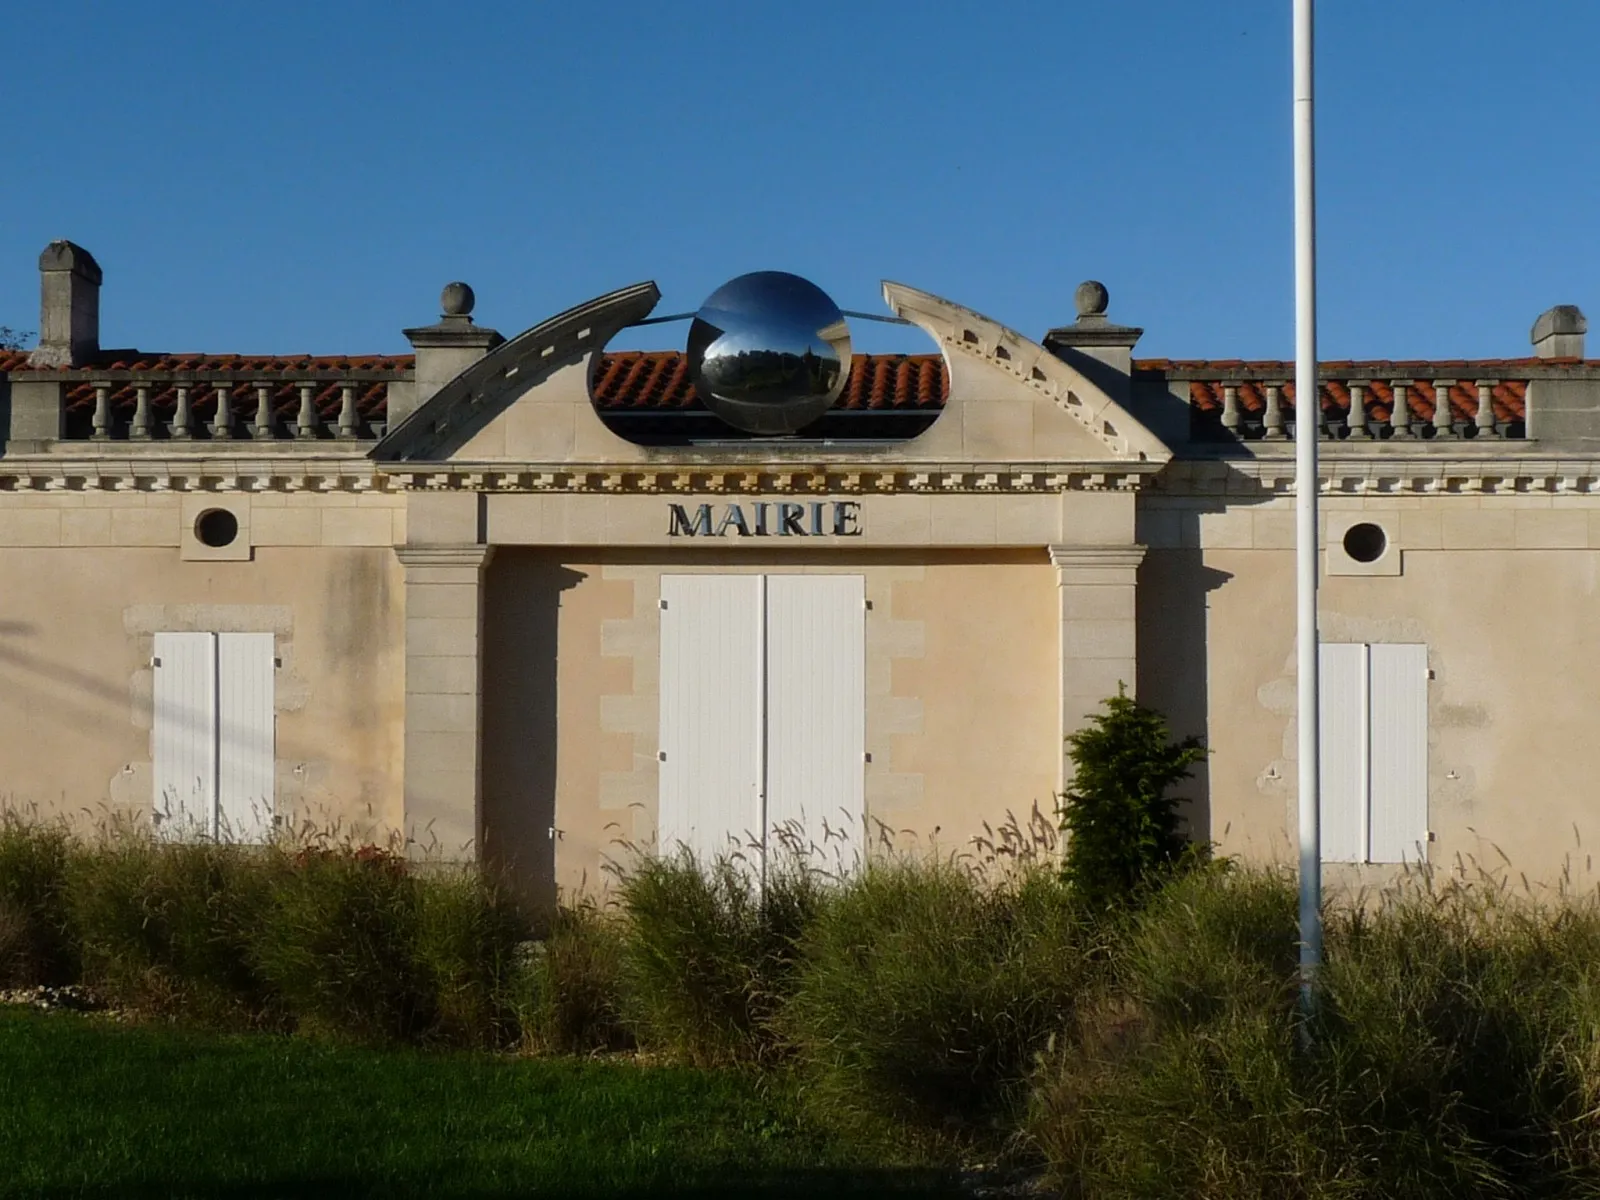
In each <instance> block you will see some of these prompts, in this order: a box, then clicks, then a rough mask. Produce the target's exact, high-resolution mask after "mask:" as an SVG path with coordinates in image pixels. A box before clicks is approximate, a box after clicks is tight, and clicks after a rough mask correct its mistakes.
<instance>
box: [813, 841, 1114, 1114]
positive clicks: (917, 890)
mask: <svg viewBox="0 0 1600 1200" xmlns="http://www.w3.org/2000/svg"><path fill="white" fill-rule="evenodd" d="M802 946H803V951H804V956H803V959H802V965H801V969H800V972H799V975H798V977H797V980H796V984H795V987H794V991H793V995H792V998H791V999H790V1001H789V1003H788V1004H787V1005H786V1007H785V1010H784V1014H783V1022H782V1023H783V1028H784V1031H785V1033H786V1034H787V1036H788V1038H789V1039H790V1040H791V1042H792V1043H793V1044H794V1045H795V1046H796V1048H797V1050H798V1054H799V1059H800V1062H801V1063H802V1065H803V1069H804V1070H805V1072H806V1074H807V1075H808V1076H809V1078H810V1094H811V1095H812V1096H813V1097H814V1098H815V1099H816V1100H818V1101H819V1102H820V1107H822V1108H824V1109H830V1110H833V1111H835V1112H845V1113H849V1114H852V1115H856V1116H862V1117H866V1116H869V1115H871V1114H885V1115H887V1116H889V1117H890V1118H893V1119H896V1120H899V1121H906V1122H911V1123H913V1124H916V1125H921V1126H935V1127H946V1126H950V1125H952V1124H959V1125H967V1126H970V1125H972V1124H973V1123H975V1122H981V1121H985V1120H994V1119H997V1118H1000V1117H1002V1116H1004V1115H1006V1114H1007V1113H1008V1112H1009V1110H1010V1109H1011V1107H1012V1105H1013V1103H1014V1101H1015V1100H1016V1099H1017V1096H1018V1094H1019V1091H1020V1089H1021V1086H1022V1084H1023V1083H1024V1081H1025V1080H1026V1078H1027V1076H1028V1073H1029V1069H1030V1067H1031V1065H1032V1062H1033V1058H1034V1055H1035V1054H1036V1053H1037V1052H1038V1051H1039V1050H1041V1049H1042V1048H1043V1047H1044V1046H1045V1045H1046V1044H1047V1041H1048V1039H1049V1037H1050V1035H1051V1033H1052V1032H1053V1031H1054V1030H1056V1029H1058V1028H1060V1027H1061V1026H1062V1025H1063V1024H1064V1023H1065V1022H1066V1021H1068V1020H1069V1019H1070V1016H1071V1013H1072V1010H1073V1007H1074V1004H1075V1003H1076V1001H1077V998H1078V995H1079V992H1080V991H1081V989H1082V987H1083V984H1084V980H1085V978H1086V976H1087V973H1088V972H1089V970H1090V959H1091V955H1090V952H1089V946H1088V943H1087V941H1086V939H1085V930H1084V927H1083V925H1082V923H1081V922H1080V921H1079V920H1078V918H1077V915H1076V912H1075V910H1074V907H1073V906H1072V904H1071V903H1070V902H1069V899H1068V897H1067V895H1066V894H1065V891H1064V889H1063V888H1062V887H1061V885H1060V883H1059V881H1058V880H1057V878H1056V877H1055V875H1054V873H1053V872H1052V871H1045V870H1035V871H1026V872H1019V873H1017V874H1014V875H1012V876H1010V877H1008V878H1006V879H1005V880H1004V881H1002V882H1001V883H999V884H995V885H985V884H984V883H983V882H982V881H981V880H980V878H979V877H978V876H977V875H976V874H974V873H973V872H970V871H968V870H965V869H963V868H961V867H959V866H957V865H954V864H951V863H940V862H936V861H935V862H911V861H899V862H892V863H887V864H879V865H875V866H872V867H869V868H868V869H867V870H866V871H865V872H864V873H863V874H862V875H861V876H859V877H858V878H857V879H855V880H853V881H851V882H849V883H847V884H846V885H844V886H843V888H842V889H841V890H840V892H839V894H838V895H837V896H836V897H834V899H833V901H832V902H831V903H830V904H829V905H828V906H827V907H826V908H825V909H823V910H822V912H821V914H820V915H819V917H818V919H817V920H816V921H815V923H814V924H813V925H812V927H811V928H810V930H809V931H808V932H807V934H806V936H805V938H804V939H803V943H802Z"/></svg>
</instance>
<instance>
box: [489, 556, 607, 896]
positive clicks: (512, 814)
mask: <svg viewBox="0 0 1600 1200" xmlns="http://www.w3.org/2000/svg"><path fill="white" fill-rule="evenodd" d="M584 578H585V576H584V574H583V573H582V572H581V571H574V570H572V569H570V568H568V567H565V566H562V565H560V564H559V563H554V562H550V561H548V560H540V559H537V558H533V557H525V556H520V555H507V556H504V557H502V558H500V559H498V560H496V561H495V562H494V563H493V564H491V566H490V567H489V571H488V580H487V583H486V586H485V590H484V646H485V648H486V651H487V652H486V653H485V654H484V659H483V697H484V703H483V828H482V838H483V852H484V858H485V859H486V860H487V861H489V862H490V863H492V864H494V865H495V866H496V867H498V868H500V869H501V870H503V871H504V872H505V873H506V876H507V879H508V881H509V882H510V883H511V885H512V886H513V887H514V888H515V889H516V891H517V892H518V894H520V895H521V896H522V897H523V899H525V900H527V901H529V902H531V903H533V904H535V905H538V906H540V907H545V906H553V905H554V904H555V902H556V875H555V842H554V840H553V839H552V837H551V832H550V831H551V829H552V828H553V827H554V825H555V823H556V816H555V814H556V744H557V743H556V708H557V703H558V695H557V685H556V669H557V663H556V654H557V626H558V623H559V620H560V612H561V593H562V592H564V591H568V590H570V589H572V588H574V587H576V586H577V585H578V584H579V583H580V582H582V580H583V579H584Z"/></svg>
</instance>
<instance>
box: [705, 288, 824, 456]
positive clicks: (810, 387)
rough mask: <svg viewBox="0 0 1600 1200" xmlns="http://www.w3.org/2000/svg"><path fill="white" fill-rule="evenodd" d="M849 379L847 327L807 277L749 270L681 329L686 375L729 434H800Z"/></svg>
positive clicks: (721, 290)
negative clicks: (685, 340) (685, 346)
mask: <svg viewBox="0 0 1600 1200" xmlns="http://www.w3.org/2000/svg"><path fill="white" fill-rule="evenodd" d="M849 375H850V327H849V326H848V325H847V324H845V319H844V314H843V313H841V312H840V311H839V306H838V305H837V304H835V303H834V302H833V301H832V300H830V299H829V298H828V295H827V293H826V292H824V291H823V290H822V289H821V288H819V287H818V286H817V285H816V284H814V283H812V282H810V281H809V280H806V279H802V278H800V276H798V275H790V274H789V273H788V272H786V271H754V272H752V273H750V274H749V275H740V276H739V277H738V278H737V279H730V280H729V281H728V282H727V283H725V284H723V285H722V286H721V287H719V288H718V289H717V290H716V291H714V292H712V293H711V295H710V296H709V297H707V299H706V302H705V303H704V304H702V305H701V306H700V311H699V312H698V313H696V314H695V318H694V324H693V325H691V326H690V327H689V377H690V379H691V380H692V381H693V383H694V386H695V389H696V390H697V391H698V392H699V393H700V398H701V399H702V400H703V401H705V405H706V407H707V408H709V409H710V410H711V411H712V412H714V413H716V414H717V416H719V417H721V418H722V419H723V420H724V421H726V422H727V423H728V424H729V425H732V426H733V427H734V428H735V429H742V430H744V431H745V432H747V433H756V434H767V435H777V434H786V433H794V432H796V431H797V430H800V429H804V428H805V427H806V426H807V425H809V424H811V423H812V422H813V421H815V420H816V419H817V418H818V417H820V416H821V415H822V414H823V413H825V412H827V411H828V409H829V408H830V407H832V405H833V402H834V401H835V400H837V399H838V398H839V393H841V392H842V391H844V385H845V380H846V379H847V378H849Z"/></svg>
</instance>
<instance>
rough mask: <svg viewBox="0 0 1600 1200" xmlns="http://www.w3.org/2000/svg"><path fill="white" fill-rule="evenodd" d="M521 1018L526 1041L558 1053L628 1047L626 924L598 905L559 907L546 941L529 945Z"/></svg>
mask: <svg viewBox="0 0 1600 1200" xmlns="http://www.w3.org/2000/svg"><path fill="white" fill-rule="evenodd" d="M528 949H529V951H530V952H531V953H530V954H529V958H528V961H527V963H526V964H525V968H524V971H525V974H524V983H523V988H522V991H521V994H520V1004H519V1019H520V1022H521V1026H522V1033H523V1039H524V1042H525V1043H526V1044H527V1045H528V1046H529V1047H530V1048H531V1049H535V1050H541V1051H546V1052H549V1053H554V1054H592V1053H595V1052H596V1051H604V1050H623V1049H626V1048H628V1047H629V1046H631V1045H632V1044H633V1036H632V1034H631V1033H630V1031H629V1030H628V1028H627V1026H626V1025H625V1024H624V1023H623V1020H622V951H623V931H622V928H621V923H620V921H619V920H617V919H616V918H615V917H614V916H612V915H611V914H608V913H605V912H602V911H601V910H599V909H597V908H595V907H594V906H593V905H588V904H584V905H574V906H571V907H567V906H563V907H562V908H560V909H557V910H556V912H555V914H554V916H553V918H552V920H551V924H550V929H549V932H548V934H547V935H546V937H545V938H544V940H543V941H539V942H534V943H531V944H529V946H528Z"/></svg>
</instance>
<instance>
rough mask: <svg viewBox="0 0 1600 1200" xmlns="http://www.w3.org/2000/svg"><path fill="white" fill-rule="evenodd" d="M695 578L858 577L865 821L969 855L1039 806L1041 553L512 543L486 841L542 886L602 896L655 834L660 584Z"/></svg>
mask: <svg viewBox="0 0 1600 1200" xmlns="http://www.w3.org/2000/svg"><path fill="white" fill-rule="evenodd" d="M687 571H714V572H729V573H731V572H740V573H750V572H763V571H765V572H769V573H777V572H794V571H799V572H821V573H832V572H847V573H859V574H861V575H862V576H864V577H865V580H866V594H867V600H868V602H869V603H870V605H871V607H870V608H869V610H868V612H867V614H866V620H867V631H866V647H867V664H866V665H867V671H866V690H867V696H866V722H867V728H866V734H867V738H866V742H867V750H868V752H869V754H870V755H871V761H870V762H869V763H868V764H867V765H866V767H865V770H866V807H867V814H868V818H869V822H870V821H875V820H876V821H882V822H883V823H884V825H885V826H887V827H888V828H889V829H890V830H891V831H892V832H893V834H894V836H895V837H896V838H897V839H899V840H902V841H905V840H911V841H921V842H923V843H926V841H927V840H928V839H929V838H936V839H937V842H938V844H939V845H940V846H943V847H946V848H950V849H962V848H964V847H966V846H967V843H968V839H970V838H971V837H972V836H974V835H975V834H979V833H981V832H982V827H983V823H984V822H985V821H987V822H989V823H990V824H991V825H996V824H998V823H1000V822H1001V821H1003V820H1004V819H1005V817H1006V814H1007V812H1008V811H1015V812H1016V813H1018V815H1019V816H1023V817H1025V816H1026V813H1027V811H1028V809H1029V808H1030V806H1032V805H1033V804H1035V803H1038V804H1040V805H1041V806H1042V807H1044V808H1045V809H1046V810H1047V811H1048V808H1049V805H1050V802H1051V797H1052V795H1053V792H1054V787H1055V779H1056V774H1057V771H1058V769H1059V751H1058V748H1057V744H1058V742H1059V726H1058V715H1057V692H1058V674H1059V672H1058V667H1057V657H1056V641H1057V637H1058V633H1057V630H1058V628H1059V610H1058V601H1057V595H1056V574H1055V568H1054V567H1052V566H1051V565H1050V562H1049V560H1048V557H1047V556H1046V554H1045V552H1044V551H1043V550H1042V549H1040V550H1038V551H1031V552H1023V551H1017V552H995V551H991V552H988V553H985V554H977V553H971V552H960V551H955V552H942V553H941V552H932V553H929V552H914V551H876V552H851V551H813V552H806V551H796V552H793V553H790V554H781V555H780V554H768V555H764V556H762V557H759V558H758V557H756V556H754V555H753V554H751V553H750V552H749V551H744V552H735V551H731V550H721V551H718V550H698V549H697V550H683V551H680V552H676V553H674V554H672V555H671V556H668V555H666V554H664V553H660V552H652V551H644V550H633V551H620V550H619V551H607V552H593V551H591V552H590V553H589V554H587V555H582V556H581V561H580V560H578V559H575V558H574V557H573V556H570V555H567V554H565V553H563V552H560V551H553V550H535V549H514V548H510V547H502V548H501V549H499V550H498V551H497V553H496V556H495V558H494V560H493V561H492V563H491V565H490V567H489V571H488V584H487V589H488V590H487V596H486V609H485V612H486V616H485V620H486V630H485V651H484V653H485V681H484V738H485V744H484V824H485V836H484V841H485V849H486V853H487V854H488V855H489V857H491V858H492V859H495V860H497V861H501V862H507V861H509V862H512V863H514V864H515V869H516V874H517V875H518V877H519V878H520V879H521V880H522V881H523V884H524V886H525V887H526V888H527V889H528V890H529V891H530V892H532V893H533V894H535V895H539V896H543V897H548V896H549V895H550V894H552V890H553V886H554V885H555V884H559V885H560V887H561V888H563V889H565V890H568V891H571V890H578V889H582V888H588V889H591V890H593V889H596V888H597V887H598V886H600V885H602V884H603V883H604V880H605V878H606V877H605V876H604V873H603V870H602V864H603V862H604V860H606V859H607V858H608V857H609V858H617V857H619V856H621V855H624V854H625V852H626V845H627V844H629V843H631V844H635V845H640V846H648V845H650V844H651V843H652V842H653V839H654V836H655V814H656V785H657V778H658V776H657V758H656V754H657V751H658V749H659V746H658V744H657V725H658V719H659V713H658V706H659V690H660V685H659V675H658V671H659V654H660V638H659V623H658V619H659V612H660V610H659V607H658V600H659V596H660V577H661V575H662V574H663V573H676V572H687ZM552 827H553V828H554V830H555V837H554V838H552V837H551V834H550V830H551V829H552Z"/></svg>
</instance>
